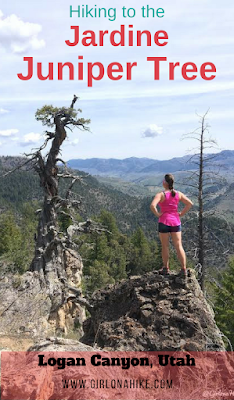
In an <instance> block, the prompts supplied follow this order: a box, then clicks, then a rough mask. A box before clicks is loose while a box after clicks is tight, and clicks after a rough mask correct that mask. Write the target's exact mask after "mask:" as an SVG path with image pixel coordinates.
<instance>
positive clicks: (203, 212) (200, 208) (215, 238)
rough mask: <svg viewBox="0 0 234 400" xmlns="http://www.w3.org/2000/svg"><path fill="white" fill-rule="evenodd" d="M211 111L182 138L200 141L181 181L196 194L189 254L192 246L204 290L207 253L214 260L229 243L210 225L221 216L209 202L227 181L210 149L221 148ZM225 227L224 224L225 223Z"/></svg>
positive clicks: (226, 223) (193, 194) (211, 260)
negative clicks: (210, 122)
mask: <svg viewBox="0 0 234 400" xmlns="http://www.w3.org/2000/svg"><path fill="white" fill-rule="evenodd" d="M208 111H209V110H208ZM208 111H207V112H206V113H205V114H204V115H202V116H199V117H200V127H199V128H197V129H196V130H195V131H193V132H192V133H188V134H185V135H184V136H183V138H186V139H193V140H195V141H197V142H198V145H197V147H195V149H193V151H194V150H195V154H193V155H192V156H191V157H190V158H189V159H188V161H187V163H189V164H190V168H191V165H193V167H192V169H193V170H192V172H191V170H190V172H189V173H188V174H186V178H185V179H184V180H183V181H182V182H181V183H182V184H184V185H185V186H186V187H187V188H188V189H189V191H190V195H191V196H193V197H196V198H197V212H194V214H195V217H194V218H193V220H194V219H195V220H196V222H197V229H196V234H195V237H194V238H193V239H192V242H193V243H192V244H190V254H191V249H193V250H192V251H193V252H194V255H193V259H195V262H196V267H197V271H198V280H199V283H200V286H201V288H202V290H203V291H204V290H205V278H206V271H207V257H209V261H210V263H212V262H213V259H212V256H214V257H213V258H215V257H216V258H217V255H220V254H221V253H223V254H225V253H226V252H227V251H228V250H227V246H225V245H224V244H223V243H222V240H221V239H220V238H219V235H218V234H217V233H215V229H213V227H211V228H210V226H209V225H210V223H209V222H211V218H212V217H217V216H219V215H218V213H217V212H214V210H213V209H209V202H210V201H211V200H213V199H215V197H216V195H217V191H218V190H219V188H220V187H222V186H223V185H224V184H225V178H224V176H221V175H220V168H221V167H222V166H221V165H220V164H219V163H218V162H217V160H216V158H217V153H216V154H211V153H207V150H208V149H212V148H214V149H218V147H217V143H216V141H215V140H214V139H212V138H211V137H210V136H209V125H208V123H207V121H206V119H207V114H208ZM219 217H220V216H219ZM222 218H223V216H222ZM223 223H224V224H225V225H226V227H225V228H226V229H227V226H228V222H227V221H226V220H224V219H223ZM223 229H224V227H222V230H223ZM228 229H229V227H228ZM211 243H212V244H213V245H212V246H211V245H210V244H211ZM214 244H215V246H214ZM214 247H216V248H218V250H219V251H218V253H217V252H216V251H215V250H214Z"/></svg>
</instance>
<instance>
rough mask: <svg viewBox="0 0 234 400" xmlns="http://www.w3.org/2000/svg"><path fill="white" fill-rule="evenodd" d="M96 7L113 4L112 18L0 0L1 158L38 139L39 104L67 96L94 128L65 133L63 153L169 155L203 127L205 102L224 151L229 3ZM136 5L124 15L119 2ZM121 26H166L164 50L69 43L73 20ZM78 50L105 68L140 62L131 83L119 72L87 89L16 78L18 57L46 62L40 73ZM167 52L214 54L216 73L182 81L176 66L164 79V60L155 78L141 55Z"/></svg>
mask: <svg viewBox="0 0 234 400" xmlns="http://www.w3.org/2000/svg"><path fill="white" fill-rule="evenodd" d="M78 4H80V5H82V4H84V5H86V4H87V5H89V6H90V7H92V6H94V5H95V4H96V5H97V7H105V8H110V7H113V8H116V11H117V18H116V20H115V21H109V20H108V19H107V18H106V19H105V18H97V19H91V18H87V19H85V18H82V19H81V18H80V19H79V18H77V17H73V18H72V19H71V18H70V17H69V7H70V5H72V6H73V8H75V7H76V6H77V2H72V1H68V0H63V1H61V0H58V1H56V2H55V1H49V2H48V1H46V0H41V1H40V2H39V1H35V0H34V1H28V0H21V2H13V1H8V2H5V4H4V3H3V2H2V5H1V6H0V10H1V12H0V56H1V57H0V155H19V154H23V153H24V152H29V151H30V149H31V147H37V146H38V145H39V144H40V143H42V140H43V136H42V134H43V129H44V128H43V127H42V126H41V124H40V123H39V122H36V121H35V118H34V114H35V111H36V110H37V108H39V107H41V106H42V105H44V104H53V105H55V106H60V105H61V106H64V105H69V103H70V101H71V99H72V97H73V94H74V93H76V94H77V95H78V96H79V97H80V101H79V107H80V108H81V109H82V110H83V113H82V116H83V117H85V118H91V125H90V128H91V132H90V133H89V132H81V131H78V130H76V131H73V132H72V133H70V132H69V134H68V135H69V140H68V141H67V143H66V145H64V149H63V157H64V159H66V160H68V159H70V158H91V157H103V158H110V157H113V158H126V157H132V156H135V157H149V158H154V159H169V158H172V157H177V156H183V155H185V154H187V151H188V149H190V148H193V147H194V146H195V143H194V142H193V141H191V140H184V141H181V137H182V135H183V134H185V133H187V132H191V131H193V130H194V129H196V128H197V127H198V126H199V118H198V116H197V113H198V114H200V115H201V114H203V113H205V112H206V111H207V109H208V108H210V112H209V114H208V122H209V125H210V135H211V136H212V138H214V139H216V140H217V142H218V144H219V147H220V148H221V149H234V135H233V106H234V101H233V97H234V79H233V77H234V72H233V71H234V70H233V65H234V52H233V44H234V24H233V15H234V2H233V1H232V0H224V1H222V2H220V1H218V0H202V1H197V0H190V1H189V2H188V1H187V0H174V1H173V2H172V1H171V0H170V1H169V0H161V1H160V2H157V4H156V3H155V2H151V3H150V2H149V3H148V4H149V6H150V7H154V8H158V7H162V8H163V9H164V11H165V15H164V17H163V18H160V19H159V18H147V19H146V18H142V17H141V12H140V9H141V7H142V5H146V3H145V2H141V1H138V0H137V1H134V2H133V1H127V2H124V3H121V2H119V1H116V0H113V1H111V2H108V1H101V2H98V1H96V2H95V1H93V0H91V1H89V2H88V1H87V2H85V1H84V2H82V3H80V2H78ZM123 5H124V6H126V7H128V8H130V7H133V8H135V10H136V16H135V17H134V18H122V17H121V13H122V12H121V8H122V6H123ZM121 24H125V26H126V27H128V25H129V24H133V26H134V32H135V31H136V30H137V29H138V30H144V29H148V30H149V31H151V33H152V34H154V32H156V31H157V30H165V31H166V32H167V33H168V36H169V40H168V44H167V45H166V46H165V47H158V46H156V45H155V44H152V46H151V47H147V46H145V45H142V46H141V47H136V46H133V47H125V48H123V47H113V46H111V45H110V44H109V43H108V42H106V44H105V46H104V47H99V46H97V47H93V46H90V47H86V48H85V47H83V46H82V45H81V44H79V45H78V46H75V47H68V46H67V45H66V44H65V40H66V39H70V40H72V34H71V30H70V26H71V25H79V26H80V31H81V32H83V31H84V30H86V29H92V30H94V31H95V32H96V33H97V32H98V31H99V30H109V31H112V30H115V29H119V28H120V25H121ZM78 55H83V57H84V64H85V65H86V63H87V62H95V61H99V62H102V63H103V65H104V66H105V67H106V66H107V65H108V64H109V63H111V62H114V61H117V62H120V63H122V65H123V66H124V68H125V65H126V62H127V61H128V62H133V61H136V62H137V63H138V65H137V67H136V69H134V70H133V79H132V81H126V79H125V78H123V79H122V80H120V81H111V80H109V79H108V78H106V77H105V78H103V79H102V80H101V81H96V82H94V85H93V87H91V88H88V87H87V81H86V79H85V80H84V81H83V82H81V81H77V80H74V81H69V80H68V79H67V77H65V79H64V80H63V81H58V80H57V79H55V80H54V81H53V82H51V81H44V82H42V81H39V80H38V79H37V78H36V77H34V78H32V79H31V80H30V81H21V80H19V79H18V77H17V73H19V72H22V73H23V74H25V73H26V66H25V65H24V64H25V63H24V62H23V57H34V60H35V62H42V63H43V68H44V71H45V73H46V71H47V68H48V62H54V63H55V64H56V63H57V62H67V61H70V62H73V63H74V64H76V63H77V56H78ZM152 56H157V57H167V58H168V61H170V62H176V61H179V62H180V63H181V64H183V63H185V62H189V61H191V62H194V63H196V64H197V65H198V67H200V65H201V64H202V63H204V62H207V61H210V62H213V63H214V64H215V65H216V68H217V74H216V75H217V76H216V78H215V79H214V80H212V81H204V80H203V79H201V78H199V77H198V78H197V79H195V80H194V81H185V80H184V79H183V78H181V74H180V69H178V72H177V73H176V79H175V80H174V81H169V80H168V71H167V66H166V65H164V66H163V67H162V69H161V79H160V81H154V79H153V66H152V63H149V62H147V61H146V58H147V57H152Z"/></svg>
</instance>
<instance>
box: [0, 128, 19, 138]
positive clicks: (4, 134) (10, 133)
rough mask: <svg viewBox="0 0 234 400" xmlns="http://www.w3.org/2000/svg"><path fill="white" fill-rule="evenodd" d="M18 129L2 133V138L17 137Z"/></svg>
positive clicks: (6, 130) (0, 133) (0, 134)
mask: <svg viewBox="0 0 234 400" xmlns="http://www.w3.org/2000/svg"><path fill="white" fill-rule="evenodd" d="M18 132H19V130H18V129H5V130H4V131H0V136H2V137H11V136H13V135H16V133H18Z"/></svg>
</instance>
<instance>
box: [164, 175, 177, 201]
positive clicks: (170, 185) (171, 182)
mask: <svg viewBox="0 0 234 400" xmlns="http://www.w3.org/2000/svg"><path fill="white" fill-rule="evenodd" d="M165 181H166V182H167V183H168V189H169V190H170V191H171V195H172V197H175V195H176V192H175V190H174V188H173V185H174V176H173V175H172V174H166V175H165Z"/></svg>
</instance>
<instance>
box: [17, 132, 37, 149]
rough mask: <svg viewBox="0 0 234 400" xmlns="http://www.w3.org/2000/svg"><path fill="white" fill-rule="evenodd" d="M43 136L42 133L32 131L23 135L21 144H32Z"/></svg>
mask: <svg viewBox="0 0 234 400" xmlns="http://www.w3.org/2000/svg"><path fill="white" fill-rule="evenodd" d="M41 138H42V135H41V134H40V133H34V132H30V133H27V134H26V135H24V136H23V141H21V142H20V143H19V144H20V146H30V145H32V144H37V143H38V142H39V141H40V140H41Z"/></svg>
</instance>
